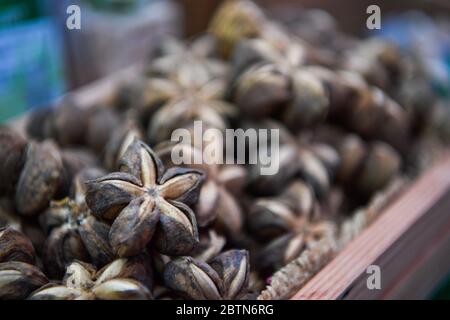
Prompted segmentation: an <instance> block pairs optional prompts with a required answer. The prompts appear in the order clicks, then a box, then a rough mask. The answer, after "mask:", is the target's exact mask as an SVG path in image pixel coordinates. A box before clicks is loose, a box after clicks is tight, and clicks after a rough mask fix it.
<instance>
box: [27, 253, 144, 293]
mask: <svg viewBox="0 0 450 320" xmlns="http://www.w3.org/2000/svg"><path fill="white" fill-rule="evenodd" d="M145 260H146V258H145V257H144V256H137V257H133V258H127V259H125V258H122V259H117V260H114V261H113V262H111V263H110V264H109V265H107V266H105V267H104V268H103V269H101V270H99V271H98V272H97V271H96V270H95V268H94V267H93V266H92V265H90V264H87V263H83V262H80V261H74V262H72V263H71V264H70V265H69V266H68V267H67V270H66V274H65V276H64V279H63V281H62V283H61V284H58V283H51V284H48V285H45V286H43V287H41V288H39V289H38V290H36V291H34V292H33V293H32V294H31V295H30V296H29V298H28V299H30V300H149V299H151V298H152V296H151V293H150V290H151V287H152V285H153V284H152V281H153V279H152V274H151V270H150V269H149V268H148V267H146V265H149V263H148V261H145Z"/></svg>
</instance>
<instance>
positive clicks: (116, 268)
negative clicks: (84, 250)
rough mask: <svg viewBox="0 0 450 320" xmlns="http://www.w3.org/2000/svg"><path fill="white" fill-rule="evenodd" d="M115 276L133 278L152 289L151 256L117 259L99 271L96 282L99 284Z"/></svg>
mask: <svg viewBox="0 0 450 320" xmlns="http://www.w3.org/2000/svg"><path fill="white" fill-rule="evenodd" d="M115 278H127V279H133V280H136V281H138V282H139V283H141V284H143V285H144V286H145V287H147V288H148V289H149V290H152V289H153V270H152V268H151V259H150V257H149V256H148V255H146V254H142V255H138V256H134V257H129V258H120V259H116V260H114V261H112V262H111V263H109V264H108V265H106V266H105V267H103V268H102V269H101V270H99V271H98V272H97V274H96V280H95V284H96V285H99V284H101V283H104V282H106V281H108V280H110V279H115Z"/></svg>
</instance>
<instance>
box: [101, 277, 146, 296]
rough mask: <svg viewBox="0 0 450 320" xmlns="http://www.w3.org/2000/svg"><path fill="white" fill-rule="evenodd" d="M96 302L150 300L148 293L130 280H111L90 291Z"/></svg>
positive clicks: (144, 288)
mask: <svg viewBox="0 0 450 320" xmlns="http://www.w3.org/2000/svg"><path fill="white" fill-rule="evenodd" d="M92 293H93V294H94V296H95V298H96V299H97V300H150V299H151V298H152V295H151V293H150V291H149V290H148V289H147V288H146V287H144V286H143V285H142V284H140V283H139V282H137V281H135V280H131V279H112V280H109V281H107V282H104V283H102V284H100V285H98V286H95V287H94V288H93V289H92Z"/></svg>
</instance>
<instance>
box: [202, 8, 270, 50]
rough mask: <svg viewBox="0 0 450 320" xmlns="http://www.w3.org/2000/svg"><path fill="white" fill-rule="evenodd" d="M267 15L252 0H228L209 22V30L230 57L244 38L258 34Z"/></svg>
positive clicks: (220, 47)
mask: <svg viewBox="0 0 450 320" xmlns="http://www.w3.org/2000/svg"><path fill="white" fill-rule="evenodd" d="M265 20H266V19H265V17H264V14H263V12H262V11H261V9H260V8H259V7H258V6H256V5H255V4H254V3H253V2H251V1H227V2H224V3H223V4H222V6H220V7H219V9H218V10H217V12H216V13H215V15H214V17H213V18H212V19H211V22H210V24H209V31H210V32H211V33H212V34H213V35H214V36H215V37H216V38H217V40H218V49H219V51H220V53H221V55H222V56H223V57H228V56H229V55H230V54H231V53H232V52H233V49H234V47H235V45H236V44H237V43H238V42H239V40H241V39H242V38H249V37H253V36H257V35H258V34H259V33H260V31H261V27H262V25H263V24H264V23H265Z"/></svg>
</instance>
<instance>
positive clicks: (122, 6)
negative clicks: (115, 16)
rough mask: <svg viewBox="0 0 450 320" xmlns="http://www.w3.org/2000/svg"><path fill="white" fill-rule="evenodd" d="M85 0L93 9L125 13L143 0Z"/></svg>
mask: <svg viewBox="0 0 450 320" xmlns="http://www.w3.org/2000/svg"><path fill="white" fill-rule="evenodd" d="M85 2H87V3H89V4H90V5H91V6H92V7H93V8H95V9H99V10H107V11H114V12H120V13H126V12H128V11H131V10H133V9H135V8H136V7H137V6H138V5H139V4H142V3H143V2H144V1H142V0H85ZM147 2H148V1H147Z"/></svg>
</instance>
